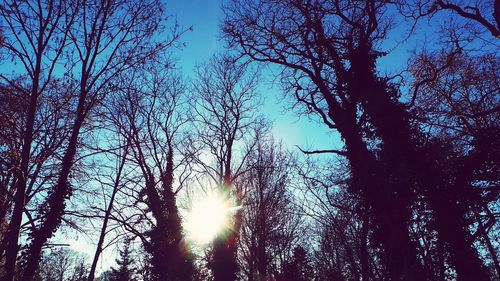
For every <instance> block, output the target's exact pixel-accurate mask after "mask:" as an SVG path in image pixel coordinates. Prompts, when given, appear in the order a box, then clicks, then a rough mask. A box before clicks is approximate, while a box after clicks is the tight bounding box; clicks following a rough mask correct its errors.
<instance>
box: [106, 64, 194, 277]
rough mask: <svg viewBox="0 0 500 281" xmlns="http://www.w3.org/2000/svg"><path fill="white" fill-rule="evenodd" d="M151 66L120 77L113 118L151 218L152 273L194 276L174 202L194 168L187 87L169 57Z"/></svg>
mask: <svg viewBox="0 0 500 281" xmlns="http://www.w3.org/2000/svg"><path fill="white" fill-rule="evenodd" d="M161 62H162V61H157V63H161ZM157 65H158V64H156V66H157ZM151 66H152V64H147V65H146V66H145V67H144V68H139V67H138V68H136V69H135V70H134V72H133V73H132V77H129V76H121V77H120V79H123V80H122V81H121V82H120V85H122V86H123V87H122V88H120V89H119V90H118V91H117V92H116V93H115V94H114V95H112V96H110V105H111V104H112V106H110V109H112V111H111V115H110V117H111V119H112V122H113V123H114V126H116V128H117V129H116V131H117V132H118V133H119V134H122V135H123V138H124V139H126V140H128V141H129V142H130V150H131V152H130V154H131V158H132V159H131V163H133V164H131V165H132V167H133V170H136V171H138V173H132V179H131V180H130V182H132V183H135V184H136V185H137V186H138V187H139V191H138V194H137V197H136V198H135V199H136V200H137V201H136V202H135V203H134V205H136V206H138V205H139V206H140V205H142V204H144V207H145V208H144V207H143V208H142V210H141V212H143V213H144V214H146V215H145V216H142V217H143V219H144V220H145V221H147V222H148V223H149V225H148V228H149V229H148V230H147V231H146V232H145V233H143V234H144V237H145V239H143V244H144V248H145V250H146V251H147V252H148V253H149V254H150V257H151V259H150V261H149V262H150V264H151V270H152V272H151V275H152V276H151V278H152V280H190V279H191V275H192V270H193V269H192V267H193V265H192V261H191V258H190V257H189V255H188V253H187V251H185V249H184V247H183V236H182V228H181V219H180V215H179V212H178V208H177V205H176V195H177V194H178V192H179V191H180V190H181V189H182V188H183V187H184V181H185V180H186V177H187V176H188V175H189V173H190V171H189V170H188V169H189V168H190V159H189V153H186V154H184V151H183V147H184V144H185V143H186V142H185V140H186V138H185V135H184V134H183V133H182V130H183V129H184V126H185V125H186V124H187V123H188V122H189V119H188V116H187V114H186V107H185V106H186V100H185V96H184V91H185V87H184V85H183V83H182V78H181V77H180V76H179V75H177V74H175V72H174V71H173V70H172V69H170V70H169V66H168V62H167V63H165V62H164V61H163V64H162V66H163V68H153V67H151ZM129 196H130V197H133V196H132V194H129ZM149 213H150V214H151V215H152V218H153V220H151V219H149V217H148V215H147V214H149Z"/></svg>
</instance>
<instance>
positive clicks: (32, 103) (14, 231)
mask: <svg viewBox="0 0 500 281" xmlns="http://www.w3.org/2000/svg"><path fill="white" fill-rule="evenodd" d="M38 45H39V47H41V46H40V45H41V38H39V40H38ZM40 49H41V48H40ZM41 60H42V54H41V52H39V53H38V54H37V60H36V68H35V73H34V76H33V85H32V88H31V93H30V100H29V106H28V111H27V115H26V127H25V130H24V134H23V146H22V152H21V167H20V169H19V172H18V173H16V175H15V180H14V181H13V184H14V185H15V187H16V193H15V195H14V210H13V212H12V218H11V220H10V223H9V227H8V229H7V235H6V237H5V240H6V247H5V271H6V272H5V275H4V277H3V279H2V280H5V281H12V280H13V279H14V275H15V270H16V260H17V254H18V251H19V246H18V239H19V232H20V230H21V222H22V217H23V212H24V207H25V197H26V194H25V193H26V184H27V180H28V169H29V162H30V158H31V145H32V142H33V129H34V125H35V117H36V111H37V107H38V105H37V103H38V95H39V93H38V91H39V89H38V88H39V78H40V71H41Z"/></svg>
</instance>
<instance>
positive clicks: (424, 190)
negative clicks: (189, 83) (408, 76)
mask: <svg viewBox="0 0 500 281" xmlns="http://www.w3.org/2000/svg"><path fill="white" fill-rule="evenodd" d="M257 2H258V4H256V3H253V2H252V4H250V3H251V1H235V2H233V4H232V5H229V6H228V7H227V8H226V14H227V17H226V21H225V30H224V32H225V34H226V36H227V38H228V41H229V43H230V44H231V46H238V47H239V50H240V52H241V54H242V55H244V56H246V57H248V58H250V59H251V60H254V61H260V62H267V63H274V64H278V65H280V66H282V67H283V72H282V81H283V82H284V84H285V89H286V90H288V91H289V92H292V94H293V96H294V98H295V99H296V101H297V102H298V103H299V104H300V103H301V104H304V105H305V106H306V110H305V111H306V112H307V113H315V114H318V115H319V117H320V118H321V120H322V121H323V122H324V123H325V124H326V125H328V126H329V127H330V128H333V129H336V130H338V131H339V132H340V134H341V135H342V137H343V139H344V142H345V146H346V151H345V152H343V151H335V150H329V151H322V152H336V153H338V154H341V155H342V154H343V155H346V156H347V158H348V159H349V162H350V166H351V173H352V175H353V177H352V179H353V181H357V183H355V184H354V185H351V186H352V187H355V186H358V188H360V191H361V194H362V195H363V197H364V199H365V200H366V201H367V203H368V204H369V206H370V208H371V210H372V211H373V213H374V216H375V225H377V226H378V230H377V233H376V237H377V240H379V241H380V242H381V244H382V246H383V250H384V252H385V254H384V259H385V263H386V264H387V269H388V271H389V276H391V278H393V279H413V278H416V280H418V279H424V278H425V277H424V270H423V268H422V266H421V262H420V260H419V259H418V258H417V253H416V243H415V242H414V241H412V240H411V235H410V233H409V226H410V221H411V204H412V201H413V200H414V199H415V195H417V194H419V195H423V196H424V197H425V198H426V200H427V201H428V203H429V206H430V208H431V209H432V212H433V218H434V222H435V224H434V225H433V226H434V227H435V228H436V230H437V231H438V232H439V235H440V239H442V240H443V241H445V243H447V244H449V245H450V247H449V248H448V250H449V251H450V252H451V254H452V256H453V263H454V267H455V269H456V270H457V271H458V276H459V277H458V278H459V280H460V279H463V280H475V279H477V278H479V279H481V280H487V273H486V272H485V270H484V267H483V265H482V262H481V260H480V259H479V257H478V255H477V251H476V250H475V249H474V248H473V247H472V245H471V244H469V243H467V241H469V237H470V233H469V230H468V228H467V225H466V223H465V221H464V213H463V211H462V210H461V209H460V208H459V207H457V206H455V204H454V203H453V202H455V201H454V199H453V196H449V195H450V194H451V193H449V192H450V189H449V188H453V186H452V185H449V183H445V182H442V181H441V179H443V178H445V176H444V175H443V174H442V169H441V168H440V167H439V166H437V165H436V164H435V162H434V159H433V157H432V156H431V155H432V152H430V150H429V149H428V147H425V145H422V143H424V140H423V139H422V137H421V136H422V134H421V131H420V130H419V129H418V128H416V127H415V126H413V125H414V124H412V123H411V121H410V119H411V117H410V114H409V112H408V111H407V109H406V108H405V106H404V105H403V104H402V103H401V102H400V101H399V100H398V98H399V89H398V85H396V84H395V83H393V82H392V81H391V79H390V78H388V77H384V76H382V75H380V74H379V73H378V72H377V67H376V61H377V59H378V58H380V57H381V56H382V55H383V54H384V52H383V51H382V50H380V49H379V48H378V46H379V44H380V43H381V42H382V40H383V39H385V38H386V37H387V34H388V33H387V31H388V28H389V27H390V24H389V22H390V20H389V18H393V16H394V14H391V10H390V9H389V8H388V7H389V6H388V5H390V4H388V3H385V2H383V1H380V2H379V1H367V2H366V3H364V4H360V5H351V4H352V3H350V2H349V1H333V2H315V1H311V2H306V3H303V2H301V1H288V3H287V5H281V4H277V3H274V2H273V1H257ZM278 18H279V20H277V19H278ZM276 22H279V24H276ZM297 34H299V35H300V36H296V35H297ZM452 35H453V33H452ZM452 42H455V40H454V38H453V37H452ZM453 55H454V52H451V53H450V57H453ZM346 113H347V114H346ZM370 138H371V140H372V141H374V140H375V141H377V142H376V147H375V149H368V147H367V146H366V143H365V142H366V141H367V140H370ZM370 150H371V151H370ZM361 159H363V161H361ZM367 159H369V160H367ZM430 175H432V176H430ZM369 178H371V180H370V181H366V179H369ZM360 180H361V181H360ZM382 182H384V183H383V184H382V185H376V184H374V183H382ZM375 191H376V192H377V193H375ZM381 204H383V205H381ZM389 209H392V211H389V212H387V211H388V210H389ZM410 272H411V273H410Z"/></svg>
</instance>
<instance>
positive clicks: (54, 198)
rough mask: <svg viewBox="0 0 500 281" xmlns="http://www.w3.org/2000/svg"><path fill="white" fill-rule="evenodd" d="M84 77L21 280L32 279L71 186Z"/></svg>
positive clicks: (84, 98) (83, 106)
mask: <svg viewBox="0 0 500 281" xmlns="http://www.w3.org/2000/svg"><path fill="white" fill-rule="evenodd" d="M85 81H86V80H85V79H83V80H82V82H81V89H82V90H81V92H80V96H79V99H78V108H77V112H76V119H75V123H74V125H73V129H72V131H71V136H70V138H69V142H68V147H67V149H66V153H65V154H64V157H63V159H62V162H61V170H60V172H59V178H58V180H57V183H56V185H55V186H54V188H53V189H52V191H51V193H50V194H49V196H48V198H47V200H46V202H45V204H43V205H42V209H41V211H40V213H41V224H40V227H39V228H38V229H36V230H34V231H33V233H32V234H31V239H32V241H31V243H30V245H29V246H28V249H27V251H26V254H25V267H24V271H23V275H22V276H23V279H22V280H25V281H31V280H33V278H34V276H35V272H36V270H37V269H38V264H39V262H40V258H41V253H42V247H43V245H45V243H47V241H48V240H49V238H51V237H52V235H54V233H55V231H56V230H57V228H58V227H59V225H60V224H61V219H62V216H63V214H64V209H65V207H66V204H65V200H66V199H67V198H69V197H70V196H71V193H72V188H71V186H70V184H69V182H68V179H69V174H70V172H71V168H72V166H73V159H74V157H75V155H76V150H77V147H78V135H79V133H80V128H81V127H82V125H83V122H84V120H85V115H86V114H85V108H86V106H85V104H86V96H87V92H86V91H85V90H84V89H85Z"/></svg>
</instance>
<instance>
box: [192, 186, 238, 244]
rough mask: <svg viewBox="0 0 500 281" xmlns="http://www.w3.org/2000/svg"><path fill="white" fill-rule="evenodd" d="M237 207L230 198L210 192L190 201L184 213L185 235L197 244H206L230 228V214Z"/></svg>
mask: <svg viewBox="0 0 500 281" xmlns="http://www.w3.org/2000/svg"><path fill="white" fill-rule="evenodd" d="M236 209H237V208H236V207H235V206H234V205H233V204H232V202H231V200H230V199H228V198H225V197H224V196H222V195H221V194H219V193H218V192H212V193H210V194H208V195H206V196H204V197H202V198H200V199H198V200H196V201H195V202H193V203H192V207H191V209H190V210H189V211H188V213H187V214H186V220H185V222H184V228H185V230H186V235H187V237H188V238H189V239H190V240H192V241H193V242H196V243H197V244H201V245H204V244H208V243H210V242H211V241H212V240H213V239H215V237H217V236H218V235H220V234H223V233H224V232H225V231H227V230H228V229H230V227H231V223H232V214H233V212H234V210H236Z"/></svg>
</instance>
